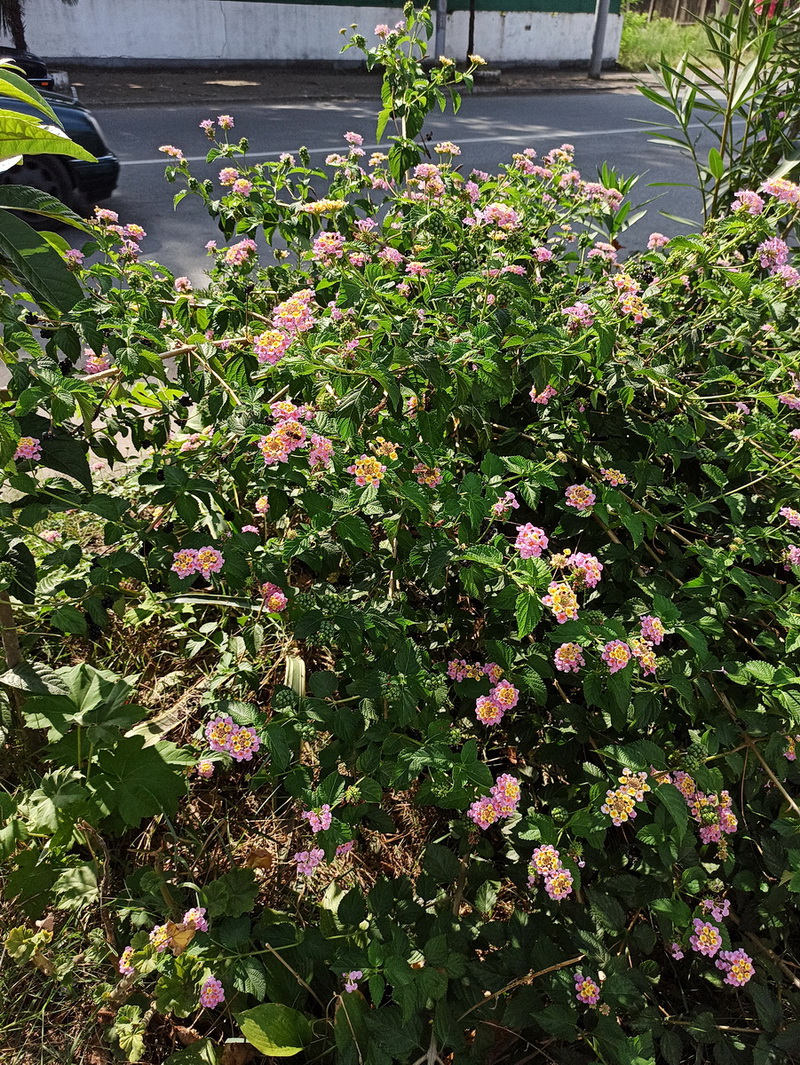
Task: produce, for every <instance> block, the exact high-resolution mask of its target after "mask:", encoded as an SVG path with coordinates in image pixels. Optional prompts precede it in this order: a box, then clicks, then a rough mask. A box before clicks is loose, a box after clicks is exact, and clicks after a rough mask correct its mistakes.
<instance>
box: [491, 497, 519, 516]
mask: <svg viewBox="0 0 800 1065" xmlns="http://www.w3.org/2000/svg"><path fill="white" fill-rule="evenodd" d="M512 510H519V502H518V500H517V497H516V496H515V495H514V493H513V492H504V493H503V495H501V496H500V498H499V499H498V500H497V502H496V503H493V504H492V516H493V517H495V518H498V519H500V520H502V519H503V518H505V517H507V515H508V514H509V512H510V511H512Z"/></svg>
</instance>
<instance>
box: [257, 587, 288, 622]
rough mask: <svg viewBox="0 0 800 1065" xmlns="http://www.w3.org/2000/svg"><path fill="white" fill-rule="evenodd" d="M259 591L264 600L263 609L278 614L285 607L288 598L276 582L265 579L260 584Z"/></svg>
mask: <svg viewBox="0 0 800 1065" xmlns="http://www.w3.org/2000/svg"><path fill="white" fill-rule="evenodd" d="M259 591H260V592H261V595H262V598H263V600H264V607H265V609H266V610H268V611H269V612H270V613H271V614H279V613H280V612H281V610H285V609H286V604H287V603H288V602H289V600H288V599H287V598H286V596H285V594H284V593H283V591H282V590H281V589H280V588H279V587H278V585H277V584H272V583H271V582H270V581H266V582H265V583H264V584H262V585H261V588H260V589H259Z"/></svg>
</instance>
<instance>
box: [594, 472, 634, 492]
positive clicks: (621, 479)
mask: <svg viewBox="0 0 800 1065" xmlns="http://www.w3.org/2000/svg"><path fill="white" fill-rule="evenodd" d="M600 475H601V477H602V478H603V480H604V481H606V482H607V483H608V484H610V485H612V486H613V487H614V488H617V487H618V486H619V485H621V484H627V483H628V478H627V477H626V476H625V474H624V473H620V471H619V470H612V469H606V470H600Z"/></svg>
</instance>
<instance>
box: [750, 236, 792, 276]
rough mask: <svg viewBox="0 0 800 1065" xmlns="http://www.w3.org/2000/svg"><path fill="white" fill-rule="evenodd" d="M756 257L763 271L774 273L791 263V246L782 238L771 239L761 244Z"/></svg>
mask: <svg viewBox="0 0 800 1065" xmlns="http://www.w3.org/2000/svg"><path fill="white" fill-rule="evenodd" d="M756 255H757V256H758V261H759V264H760V265H761V267H762V269H764V270H769V271H770V272H773V271H774V270H775V269H776V268H777V267H779V266H783V265H784V264H785V263H787V262H788V261H789V245H788V244H787V243H786V242H785V241H783V240H781V238H780V237H770V238H769V239H768V240H765V241H762V243H761V244H759V246H758V247H757V248H756Z"/></svg>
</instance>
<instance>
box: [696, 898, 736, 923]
mask: <svg viewBox="0 0 800 1065" xmlns="http://www.w3.org/2000/svg"><path fill="white" fill-rule="evenodd" d="M700 909H701V910H702V911H703V912H704V913H708V914H710V915H711V916H712V917H713V918H714V920H715V921H716V922H717V924H721V923H722V921H724V920H725V918H726V917H727V916H728V915H729V914H730V912H731V904H730V900H728V899H703V901H702V902H701V903H700Z"/></svg>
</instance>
